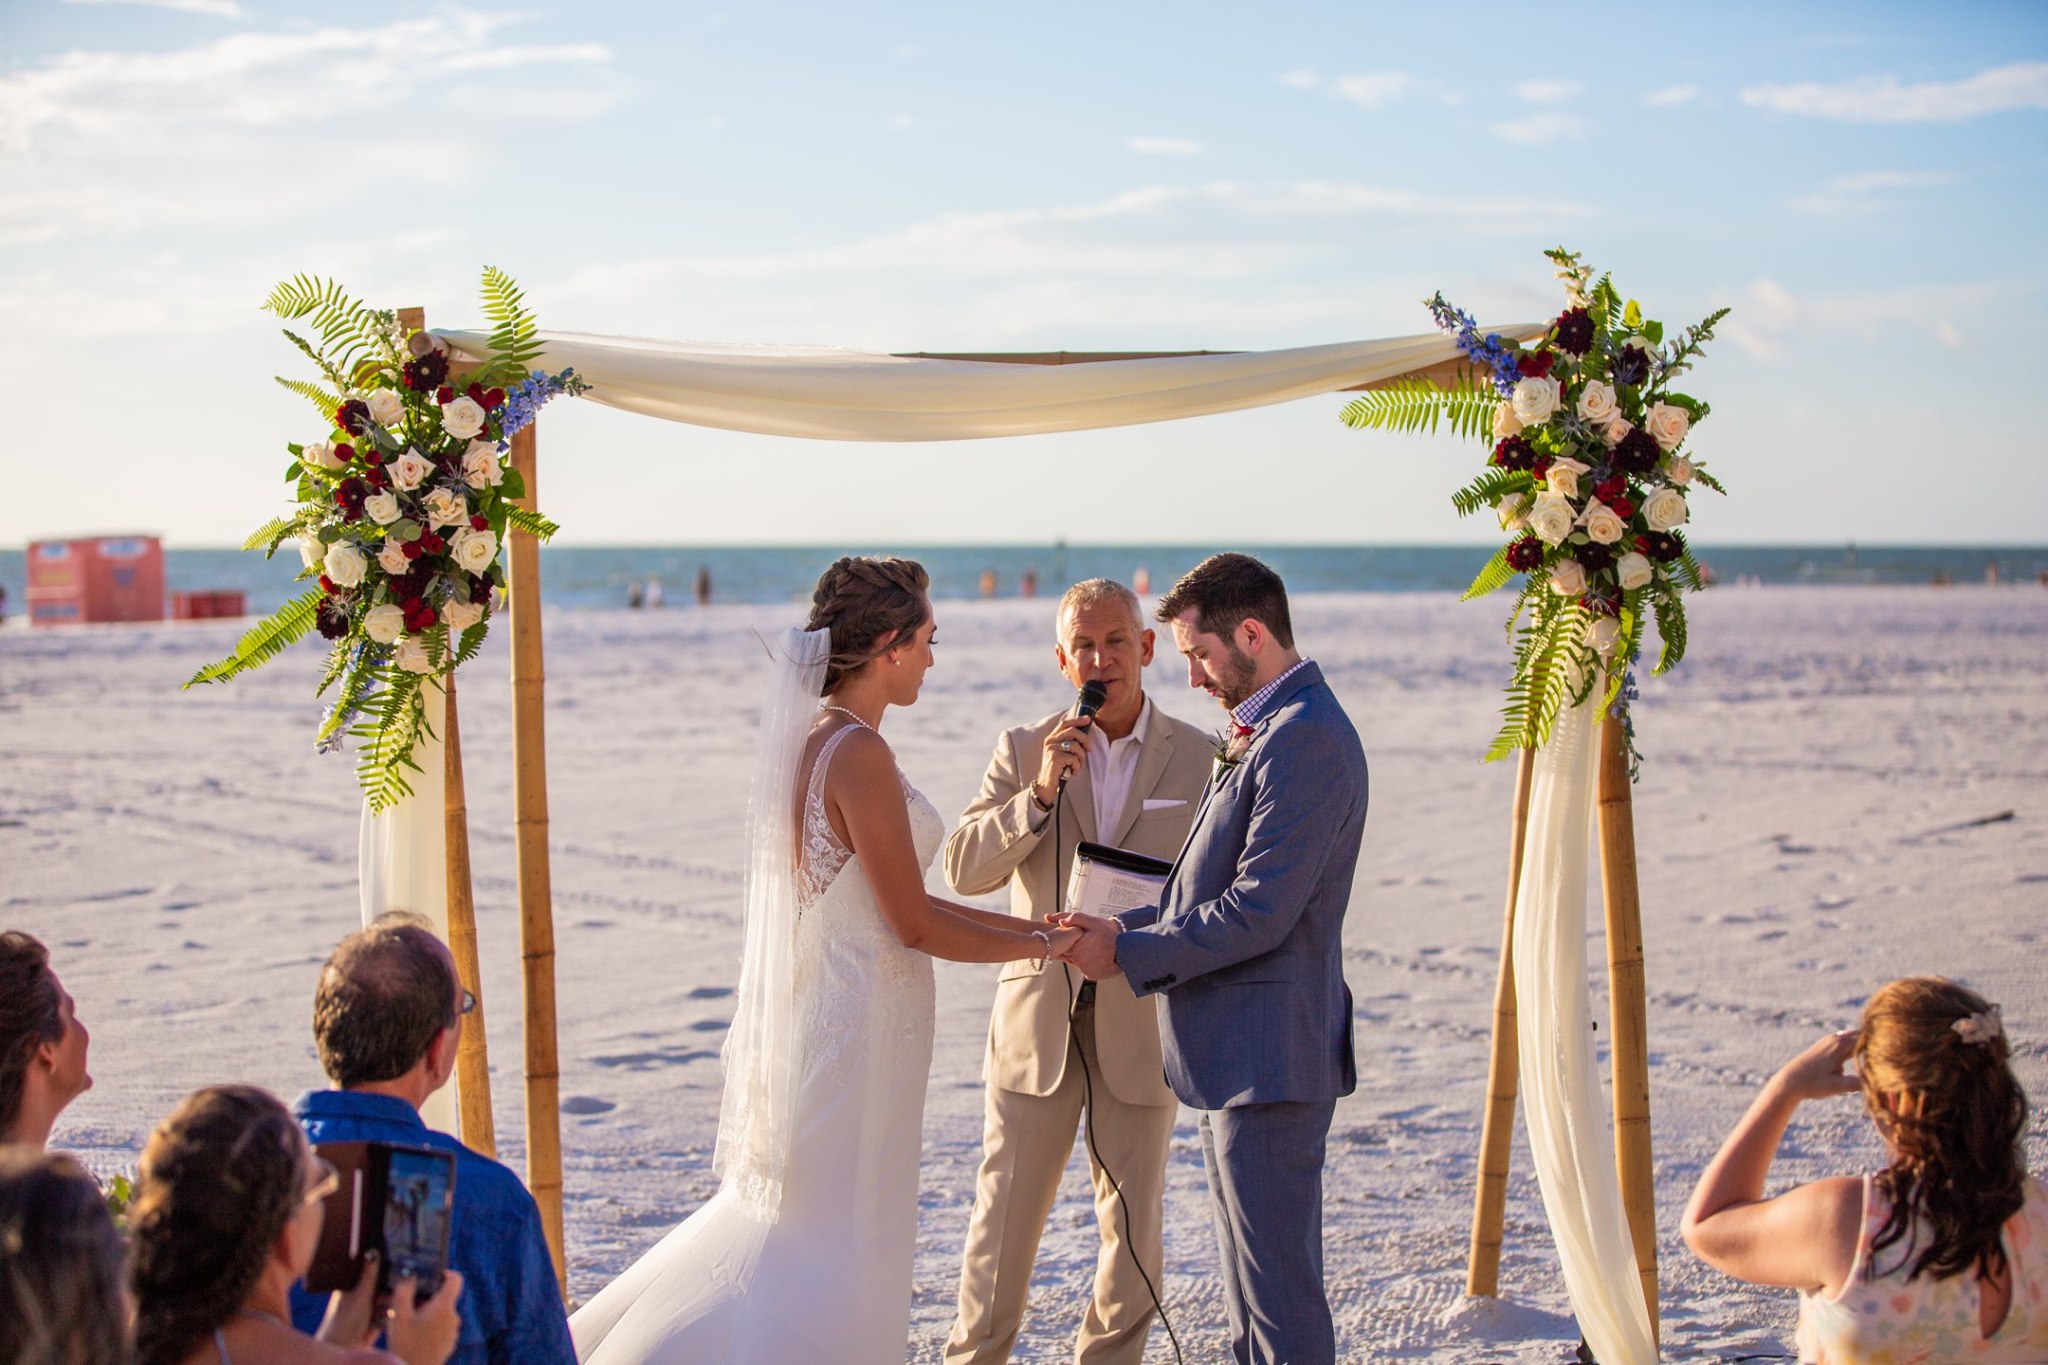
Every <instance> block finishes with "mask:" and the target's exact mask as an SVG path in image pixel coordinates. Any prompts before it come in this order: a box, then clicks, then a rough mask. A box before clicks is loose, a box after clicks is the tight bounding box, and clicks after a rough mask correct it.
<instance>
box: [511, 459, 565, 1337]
mask: <svg viewBox="0 0 2048 1365" xmlns="http://www.w3.org/2000/svg"><path fill="white" fill-rule="evenodd" d="M534 455H535V447H534V428H533V426H532V425H528V426H527V427H526V428H524V429H523V430H521V431H520V432H519V433H518V434H517V435H515V436H514V437H513V438H512V467H513V468H514V469H516V470H518V471H519V476H520V478H522V479H523V480H525V483H526V496H525V497H524V498H522V499H520V500H519V504H520V505H521V506H522V507H527V508H531V507H533V505H534V502H535V498H536V495H537V491H538V483H537V480H536V478H535V472H534V462H535V461H534ZM507 540H508V542H509V543H508V545H507V547H506V558H507V562H508V566H509V569H510V582H509V586H508V591H509V595H510V605H511V611H512V803H513V827H514V832H515V835H516V848H517V856H518V869H519V958H520V966H521V969H522V971H521V980H522V985H523V987H524V990H523V994H524V997H525V1002H526V1184H527V1188H528V1189H530V1190H532V1191H533V1198H534V1202H535V1203H537V1204H538V1205H539V1206H540V1218H541V1230H542V1232H543V1233H545V1234H546V1236H547V1242H548V1254H549V1255H550V1256H552V1257H553V1258H554V1262H555V1280H556V1284H557V1286H558V1287H559V1288H560V1289H561V1290H562V1293H563V1295H564V1297H567V1294H568V1288H569V1270H568V1262H567V1260H566V1259H565V1258H564V1256H563V1254H562V1120H561V1111H562V1102H561V1089H562V1079H561V1070H562V1069H561V1061H560V1055H559V1053H558V1052H557V1050H556V1045H555V919H554V886H553V881H552V876H551V873H550V870H549V866H548V767H547V726H546V717H545V706H544V699H545V695H546V690H547V669H546V666H545V661H544V660H543V658H542V655H541V634H540V545H539V542H537V541H536V540H535V539H534V538H533V537H532V536H530V535H528V534H527V533H526V532H524V531H520V530H512V531H510V533H509V535H508V536H507Z"/></svg>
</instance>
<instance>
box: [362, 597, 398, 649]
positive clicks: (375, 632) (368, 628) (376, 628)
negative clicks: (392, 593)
mask: <svg viewBox="0 0 2048 1365" xmlns="http://www.w3.org/2000/svg"><path fill="white" fill-rule="evenodd" d="M363 633H364V634H365V635H368V636H369V637H370V638H371V639H372V640H375V641H376V642H377V643H378V644H380V645H388V644H394V643H396V642H397V640H398V637H399V636H401V635H403V634H405V613H404V612H403V611H401V610H400V609H399V608H398V607H395V606H393V605H392V604H391V603H389V602H386V603H385V604H384V605H383V606H381V607H371V608H370V609H369V610H368V611H366V612H364V613H363Z"/></svg>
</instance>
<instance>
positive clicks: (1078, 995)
mask: <svg viewBox="0 0 2048 1365" xmlns="http://www.w3.org/2000/svg"><path fill="white" fill-rule="evenodd" d="M1074 1003H1075V1004H1077V1005H1092V1004H1094V1003H1095V983H1094V982H1093V981H1083V982H1082V983H1081V989H1080V990H1078V991H1076V992H1075V993H1074Z"/></svg>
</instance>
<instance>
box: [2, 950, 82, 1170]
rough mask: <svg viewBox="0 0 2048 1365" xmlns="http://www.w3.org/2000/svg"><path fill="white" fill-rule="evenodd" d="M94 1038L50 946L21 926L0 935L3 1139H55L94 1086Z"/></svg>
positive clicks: (35, 1142) (33, 1142) (38, 1144)
mask: <svg viewBox="0 0 2048 1365" xmlns="http://www.w3.org/2000/svg"><path fill="white" fill-rule="evenodd" d="M91 1042H92V1036H91V1035H90V1034H88V1033H87V1032H86V1031H85V1025H84V1024H82V1023H80V1022H79V1021H78V1015H77V1013H76V1010H75V1007H74V1006H73V1004H72V1001H71V993H70V992H69V991H67V990H65V989H64V983H62V982H61V981H59V980H57V974H56V973H55V972H53V971H51V970H50V953H49V950H48V949H46V948H44V947H43V945H42V944H41V943H38V942H37V941H36V940H35V939H33V938H31V937H29V936H28V935H27V934H24V933H20V932H18V931H16V930H13V929H9V930H7V931H5V932H4V933H0V1142H23V1143H27V1144H28V1145H29V1146H31V1147H34V1148H36V1149H37V1150H38V1151H40V1150H42V1148H43V1147H45V1146H47V1145H48V1144H49V1141H50V1129H51V1127H52V1126H54V1125H55V1124H56V1122H57V1115H59V1114H61V1113H63V1112H64V1106H65V1105H67V1104H69V1103H71V1101H73V1100H75V1099H77V1098H78V1097H79V1096H80V1095H82V1094H83V1093H85V1091H87V1090H89V1089H90V1088H91V1087H92V1077H91V1076H89V1075H87V1074H86V1070H85V1052H86V1048H87V1046H88V1045H89V1044H90V1043H91Z"/></svg>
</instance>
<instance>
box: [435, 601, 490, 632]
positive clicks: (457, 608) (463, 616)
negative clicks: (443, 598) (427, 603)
mask: <svg viewBox="0 0 2048 1365" xmlns="http://www.w3.org/2000/svg"><path fill="white" fill-rule="evenodd" d="M441 619H442V620H443V621H446V622H447V623H448V629H449V631H450V632H451V633H452V634H455V635H460V634H461V633H462V632H463V631H465V630H468V629H469V628H470V627H471V626H473V625H475V624H476V623H477V622H479V621H481V620H483V619H484V609H483V608H482V607H480V606H478V605H477V604H476V603H474V602H454V601H451V602H449V604H448V605H447V607H446V608H445V609H443V611H442V612H441Z"/></svg>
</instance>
